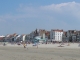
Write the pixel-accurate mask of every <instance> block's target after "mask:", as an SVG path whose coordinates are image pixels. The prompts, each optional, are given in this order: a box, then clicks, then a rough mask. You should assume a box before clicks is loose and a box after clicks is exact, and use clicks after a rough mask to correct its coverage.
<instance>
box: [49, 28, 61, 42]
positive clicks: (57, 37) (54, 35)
mask: <svg viewBox="0 0 80 60" xmlns="http://www.w3.org/2000/svg"><path fill="white" fill-rule="evenodd" d="M62 35H63V30H59V29H54V30H51V31H50V39H52V41H58V42H61V41H62Z"/></svg>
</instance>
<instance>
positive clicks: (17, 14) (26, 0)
mask: <svg viewBox="0 0 80 60" xmlns="http://www.w3.org/2000/svg"><path fill="white" fill-rule="evenodd" d="M79 26H80V0H0V35H6V34H13V33H18V34H29V33H30V32H32V31H34V30H35V29H36V28H37V29H45V30H49V31H50V30H51V29H63V30H65V31H67V30H75V29H76V30H80V27H79Z"/></svg>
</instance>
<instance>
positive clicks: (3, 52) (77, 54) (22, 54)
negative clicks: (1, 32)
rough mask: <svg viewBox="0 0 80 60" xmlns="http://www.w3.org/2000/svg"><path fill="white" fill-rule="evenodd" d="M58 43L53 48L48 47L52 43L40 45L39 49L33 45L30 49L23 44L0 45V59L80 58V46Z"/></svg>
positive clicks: (65, 59)
mask: <svg viewBox="0 0 80 60" xmlns="http://www.w3.org/2000/svg"><path fill="white" fill-rule="evenodd" d="M58 45H59V44H58ZM58 45H57V44H55V45H54V46H53V48H48V47H49V46H50V45H48V46H46V48H43V47H42V48H41V46H44V45H40V46H39V48H38V49H37V48H36V47H30V46H31V45H30V46H28V49H27V48H23V46H0V60H80V48H79V47H77V48H69V47H66V48H64V47H55V46H58ZM51 46H52V45H51ZM75 46H77V45H75ZM54 47H55V48H54ZM71 47H72V46H71Z"/></svg>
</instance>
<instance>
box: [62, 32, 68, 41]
mask: <svg viewBox="0 0 80 60" xmlns="http://www.w3.org/2000/svg"><path fill="white" fill-rule="evenodd" d="M62 41H63V42H68V41H69V39H68V38H67V31H64V32H63V35H62Z"/></svg>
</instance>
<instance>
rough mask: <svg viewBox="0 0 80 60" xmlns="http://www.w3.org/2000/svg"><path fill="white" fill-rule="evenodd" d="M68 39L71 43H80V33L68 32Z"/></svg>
mask: <svg viewBox="0 0 80 60" xmlns="http://www.w3.org/2000/svg"><path fill="white" fill-rule="evenodd" d="M67 38H68V40H69V42H79V41H80V31H77V30H68V31H67Z"/></svg>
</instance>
